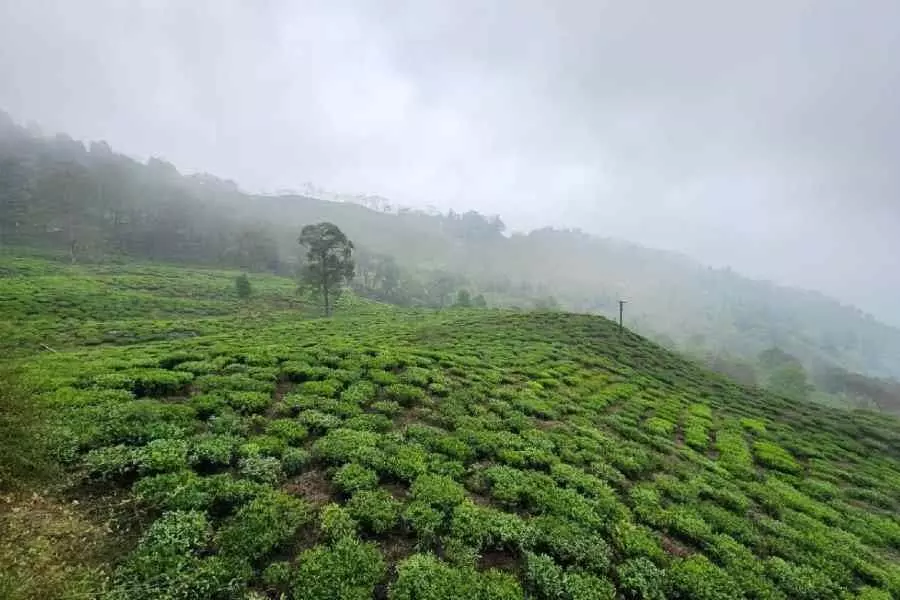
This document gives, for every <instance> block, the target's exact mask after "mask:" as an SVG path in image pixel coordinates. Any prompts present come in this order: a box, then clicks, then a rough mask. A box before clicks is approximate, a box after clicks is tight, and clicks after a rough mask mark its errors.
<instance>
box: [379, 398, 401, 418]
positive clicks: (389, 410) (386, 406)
mask: <svg viewBox="0 0 900 600" xmlns="http://www.w3.org/2000/svg"><path fill="white" fill-rule="evenodd" d="M372 410H374V411H377V412H379V413H381V414H383V415H385V416H387V417H395V416H397V415H398V414H400V411H402V410H403V407H402V406H400V404H399V403H397V402H394V401H393V400H379V401H378V402H373V403H372Z"/></svg>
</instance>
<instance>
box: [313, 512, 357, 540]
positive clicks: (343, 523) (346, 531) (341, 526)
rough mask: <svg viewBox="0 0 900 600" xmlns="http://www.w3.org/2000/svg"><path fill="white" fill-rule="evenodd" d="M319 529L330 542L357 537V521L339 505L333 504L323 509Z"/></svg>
mask: <svg viewBox="0 0 900 600" xmlns="http://www.w3.org/2000/svg"><path fill="white" fill-rule="evenodd" d="M319 521H320V522H319V527H320V529H321V530H322V534H323V535H324V536H325V539H327V540H330V541H335V540H339V539H341V538H344V537H353V536H355V535H356V521H354V520H353V517H351V516H350V512H349V511H348V510H347V509H346V508H344V507H342V506H340V505H339V504H335V503H333V502H332V503H331V504H326V505H325V506H323V507H322V512H321V513H320V515H319Z"/></svg>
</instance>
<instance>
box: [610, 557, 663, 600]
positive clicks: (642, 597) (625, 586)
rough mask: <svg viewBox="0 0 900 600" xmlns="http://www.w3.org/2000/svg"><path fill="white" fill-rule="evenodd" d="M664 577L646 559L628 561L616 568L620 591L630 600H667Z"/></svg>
mask: <svg viewBox="0 0 900 600" xmlns="http://www.w3.org/2000/svg"><path fill="white" fill-rule="evenodd" d="M664 575H665V574H664V572H663V571H662V570H661V569H659V568H657V566H656V565H654V564H653V563H652V562H650V561H649V560H648V559H646V558H644V557H638V558H631V559H628V560H626V561H625V562H623V563H621V564H619V565H618V566H617V567H616V579H617V580H618V583H619V591H620V592H621V593H622V596H623V597H624V598H626V599H628V600H665V598H666V595H665V577H664Z"/></svg>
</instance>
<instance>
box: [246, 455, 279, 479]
mask: <svg viewBox="0 0 900 600" xmlns="http://www.w3.org/2000/svg"><path fill="white" fill-rule="evenodd" d="M238 471H239V472H240V474H241V475H242V476H244V477H246V478H247V479H251V480H253V481H257V482H259V483H263V484H266V485H275V484H277V483H278V482H279V481H281V479H282V477H283V476H284V472H283V471H282V470H281V463H280V462H279V461H278V459H277V458H275V457H273V456H248V457H246V458H242V459H241V460H240V462H239V463H238Z"/></svg>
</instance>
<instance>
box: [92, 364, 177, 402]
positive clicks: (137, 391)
mask: <svg viewBox="0 0 900 600" xmlns="http://www.w3.org/2000/svg"><path fill="white" fill-rule="evenodd" d="M193 378H194V374H193V373H188V372H186V371H167V370H166V369H131V370H127V371H116V372H112V373H102V374H100V375H96V376H95V377H94V378H93V381H92V382H93V384H94V385H95V386H97V387H100V388H122V389H126V390H129V391H131V392H133V393H134V395H135V396H138V397H144V396H149V397H164V396H172V395H175V394H177V393H178V392H179V391H181V390H182V389H183V388H184V386H186V385H187V384H188V383H190V382H191V380H192V379H193Z"/></svg>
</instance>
